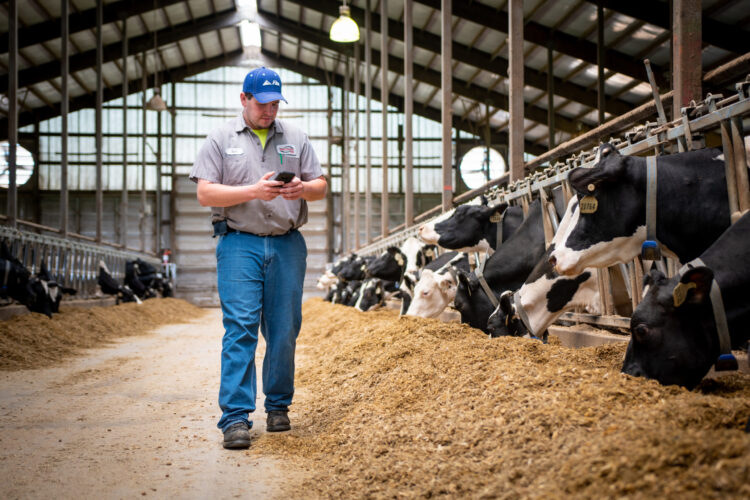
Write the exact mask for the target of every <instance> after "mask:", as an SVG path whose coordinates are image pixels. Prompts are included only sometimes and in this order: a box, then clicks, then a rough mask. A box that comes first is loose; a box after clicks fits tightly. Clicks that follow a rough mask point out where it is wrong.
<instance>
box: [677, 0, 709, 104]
mask: <svg viewBox="0 0 750 500" xmlns="http://www.w3.org/2000/svg"><path fill="white" fill-rule="evenodd" d="M702 12H703V11H702V8H701V0H673V1H672V16H673V17H672V88H673V89H674V98H673V99H674V100H673V101H672V102H673V104H672V118H673V119H674V118H679V117H680V109H681V108H682V107H684V106H687V105H688V104H689V103H690V101H691V100H695V101H696V102H697V101H699V100H701V96H702V93H703V92H702V87H701V83H702V82H701V80H702V78H703V75H702V72H703V69H702V68H703V65H702V63H701V53H702V40H701V37H702V26H701V16H702Z"/></svg>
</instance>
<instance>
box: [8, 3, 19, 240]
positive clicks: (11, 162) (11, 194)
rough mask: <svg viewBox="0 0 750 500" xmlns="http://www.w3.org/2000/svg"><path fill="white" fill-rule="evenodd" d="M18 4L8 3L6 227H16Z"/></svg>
mask: <svg viewBox="0 0 750 500" xmlns="http://www.w3.org/2000/svg"><path fill="white" fill-rule="evenodd" d="M17 144H18V2H17V0H10V1H9V2H8V211H7V213H8V225H9V226H10V227H12V228H16V227H18V186H17V185H16V164H17V157H18V156H17V149H16V147H17Z"/></svg>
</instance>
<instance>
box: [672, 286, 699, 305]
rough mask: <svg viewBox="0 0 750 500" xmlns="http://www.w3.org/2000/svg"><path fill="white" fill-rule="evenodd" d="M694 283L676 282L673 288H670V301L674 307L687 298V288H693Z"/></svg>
mask: <svg viewBox="0 0 750 500" xmlns="http://www.w3.org/2000/svg"><path fill="white" fill-rule="evenodd" d="M695 287H696V284H695V283H692V282H690V283H678V284H677V286H676V287H674V290H672V301H673V302H674V306H675V307H680V306H681V305H682V304H683V302H685V299H686V298H687V294H688V290H690V289H691V288H695Z"/></svg>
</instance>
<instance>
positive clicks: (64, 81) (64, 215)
mask: <svg viewBox="0 0 750 500" xmlns="http://www.w3.org/2000/svg"><path fill="white" fill-rule="evenodd" d="M60 4H61V5H60V33H61V35H62V36H61V37H60V75H61V79H60V236H62V237H63V238H67V237H68V210H69V204H70V203H69V200H68V198H69V197H68V36H69V34H68V15H69V10H70V6H69V3H68V0H61V2H60Z"/></svg>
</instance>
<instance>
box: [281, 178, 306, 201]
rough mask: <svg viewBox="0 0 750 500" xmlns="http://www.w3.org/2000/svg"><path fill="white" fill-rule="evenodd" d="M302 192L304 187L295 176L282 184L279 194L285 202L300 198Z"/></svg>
mask: <svg viewBox="0 0 750 500" xmlns="http://www.w3.org/2000/svg"><path fill="white" fill-rule="evenodd" d="M304 192H305V185H304V183H303V182H302V181H301V180H300V178H299V177H297V176H296V175H295V176H294V179H292V180H291V181H289V182H287V183H286V184H284V185H283V187H282V188H281V190H280V194H281V196H282V197H283V198H284V199H285V200H298V199H300V198H302V195H303V194H304Z"/></svg>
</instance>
